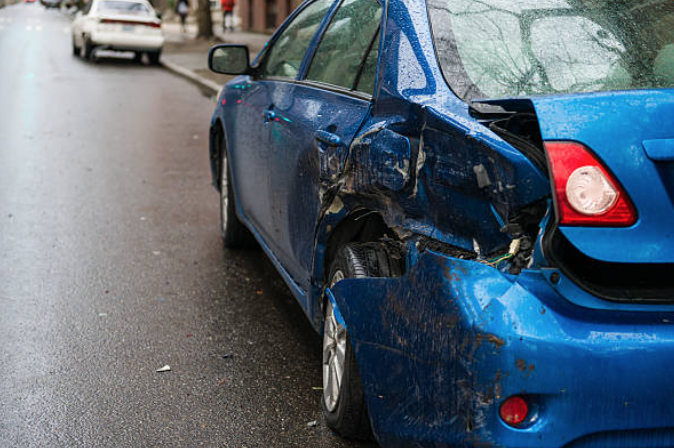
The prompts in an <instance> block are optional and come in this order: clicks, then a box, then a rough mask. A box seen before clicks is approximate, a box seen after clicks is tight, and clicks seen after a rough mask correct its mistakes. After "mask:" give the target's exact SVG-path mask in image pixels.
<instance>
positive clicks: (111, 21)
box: [99, 19, 161, 28]
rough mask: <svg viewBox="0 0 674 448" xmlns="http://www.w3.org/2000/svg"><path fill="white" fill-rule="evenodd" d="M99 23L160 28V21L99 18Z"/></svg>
mask: <svg viewBox="0 0 674 448" xmlns="http://www.w3.org/2000/svg"><path fill="white" fill-rule="evenodd" d="M99 23H105V24H117V25H141V26H149V27H151V28H161V23H156V22H136V21H134V20H117V19H101V20H99Z"/></svg>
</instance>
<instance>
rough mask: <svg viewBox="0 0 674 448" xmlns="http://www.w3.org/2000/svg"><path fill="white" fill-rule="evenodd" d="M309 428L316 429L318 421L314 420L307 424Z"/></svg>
mask: <svg viewBox="0 0 674 448" xmlns="http://www.w3.org/2000/svg"><path fill="white" fill-rule="evenodd" d="M307 426H308V427H309V428H315V427H316V426H318V420H312V421H310V422H309V423H307Z"/></svg>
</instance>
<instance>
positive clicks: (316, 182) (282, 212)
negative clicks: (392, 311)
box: [266, 0, 382, 290]
mask: <svg viewBox="0 0 674 448" xmlns="http://www.w3.org/2000/svg"><path fill="white" fill-rule="evenodd" d="M381 17H382V6H381V4H380V3H379V2H378V1H376V0H342V2H341V4H340V5H339V7H338V9H337V10H336V12H334V14H333V15H332V17H331V18H330V23H329V24H328V25H327V27H326V28H325V32H324V33H323V35H322V36H321V38H320V43H319V44H318V45H317V47H316V50H315V54H314V55H313V57H312V58H311V60H307V61H305V66H306V67H305V68H304V71H305V72H306V75H305V76H304V77H303V78H302V79H301V80H300V82H296V83H292V84H289V83H275V84H273V85H270V86H269V95H270V100H269V103H268V104H267V106H266V113H267V116H268V123H267V126H268V129H269V143H268V145H267V153H266V157H267V158H268V160H269V161H270V165H271V166H273V167H274V169H273V172H272V173H271V176H270V179H269V186H270V191H269V192H270V199H271V203H272V204H273V215H272V223H273V228H274V232H275V235H274V237H275V239H276V243H277V245H278V250H279V252H278V253H277V256H278V257H279V258H280V259H281V260H282V263H283V265H284V268H285V269H286V271H287V272H288V273H289V274H290V276H291V277H293V279H295V281H296V282H297V283H298V284H299V286H300V287H301V288H302V289H304V290H307V289H308V288H309V284H310V275H311V266H312V259H313V250H314V235H315V229H316V224H317V221H318V219H319V213H320V210H321V198H322V195H323V194H325V193H326V192H327V191H328V190H329V188H330V186H331V185H334V182H335V180H336V176H337V175H338V174H339V172H340V171H341V169H342V167H343V163H344V160H345V158H346V152H347V150H348V148H349V145H350V144H351V141H352V140H353V138H354V135H355V134H356V132H357V131H358V129H359V128H360V126H361V124H362V123H363V121H364V119H365V118H366V116H367V115H368V113H369V110H370V106H371V101H372V94H373V91H374V84H375V72H376V67H377V61H378V54H379V34H380V33H379V30H380V23H381ZM310 56H312V55H308V57H307V58H309V57H310Z"/></svg>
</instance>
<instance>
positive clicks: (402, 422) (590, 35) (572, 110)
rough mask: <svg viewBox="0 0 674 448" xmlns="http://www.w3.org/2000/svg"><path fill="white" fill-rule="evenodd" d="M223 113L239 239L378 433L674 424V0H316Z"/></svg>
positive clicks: (497, 441) (214, 138)
mask: <svg viewBox="0 0 674 448" xmlns="http://www.w3.org/2000/svg"><path fill="white" fill-rule="evenodd" d="M209 64H210V67H211V69H212V70H214V71H215V72H218V73H228V74H234V75H239V76H237V77H236V78H234V80H233V81H231V82H229V83H228V84H227V85H226V86H225V87H224V88H223V91H222V93H221V95H220V96H219V98H218V105H217V107H216V109H215V113H214V114H213V119H212V122H211V141H210V157H211V167H212V174H213V182H214V185H215V187H216V189H217V190H218V191H219V192H220V198H221V201H220V203H221V228H222V237H223V239H224V244H225V246H226V247H229V248H236V247H242V246H246V245H249V244H255V242H257V243H258V244H259V245H260V246H261V247H262V249H263V250H264V252H265V253H266V254H267V255H268V256H269V258H270V259H271V260H272V262H273V263H274V265H275V266H276V268H277V269H278V271H279V272H280V274H281V276H282V277H283V278H284V279H285V281H286V283H287V284H288V286H289V287H290V289H291V291H292V292H293V294H294V295H295V297H296V298H297V300H298V302H299V303H300V305H301V307H302V308H303V310H304V312H305V313H306V316H307V318H308V319H309V320H310V321H311V322H312V324H313V325H314V326H315V328H316V331H317V332H318V333H319V334H322V338H323V357H322V368H323V394H322V400H321V406H322V409H323V415H324V418H325V421H326V423H327V424H328V426H330V428H332V429H333V430H334V431H335V432H336V433H338V434H340V435H342V436H344V437H351V438H361V439H367V438H370V437H372V436H374V438H375V439H376V440H377V442H378V443H379V444H380V445H381V446H382V447H412V446H414V447H456V446H459V447H535V448H547V447H551V448H552V447H573V448H579V447H671V446H674V405H673V403H674V381H673V379H672V371H674V90H672V87H674V2H671V1H668V0H652V1H647V2H646V1H643V0H620V1H611V2H606V1H595V0H583V1H577V0H544V1H542V0H508V1H505V0H381V1H380V0H308V1H306V2H305V3H304V4H302V6H301V7H299V8H298V9H297V11H295V12H294V13H293V14H292V16H291V17H290V18H289V19H288V20H287V21H286V22H285V23H284V24H283V26H281V27H280V28H279V30H278V31H277V32H276V33H275V34H274V35H273V37H272V38H271V39H270V41H269V43H268V44H267V46H266V47H265V48H264V50H263V51H261V52H260V54H259V55H258V56H257V58H255V60H254V61H252V62H250V61H249V54H248V49H247V48H246V47H245V46H239V45H218V46H215V47H213V48H212V49H211V52H210V54H209Z"/></svg>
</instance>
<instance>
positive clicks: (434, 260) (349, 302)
mask: <svg viewBox="0 0 674 448" xmlns="http://www.w3.org/2000/svg"><path fill="white" fill-rule="evenodd" d="M413 256H418V261H417V262H416V264H415V265H414V267H412V269H411V270H410V271H409V272H408V273H407V274H406V275H405V276H403V277H400V278H392V279H381V278H372V279H366V280H345V281H342V282H340V283H338V284H337V285H335V286H334V287H333V288H332V290H331V292H332V294H333V295H334V297H335V302H336V303H337V304H338V306H339V309H340V311H341V313H342V315H343V318H344V321H345V322H346V323H347V325H348V330H349V334H351V335H352V338H353V339H354V340H355V345H356V353H357V357H358V363H359V366H360V369H361V377H362V379H363V383H364V389H365V390H366V394H367V400H368V406H369V409H370V413H371V417H372V423H373V427H374V430H375V432H376V433H377V434H378V436H379V440H380V441H382V442H383V445H384V446H391V447H408V446H432V447H453V446H485V447H486V446H489V447H492V446H493V447H500V446H508V447H510V446H512V447H536V448H547V447H561V446H571V447H580V446H602V447H609V446H648V447H666V446H671V445H672V444H674V431H673V430H672V429H671V426H672V421H673V419H674V412H673V411H672V408H671V395H670V394H669V393H663V391H669V392H671V390H672V387H671V384H670V383H671V379H670V375H669V372H668V370H669V369H663V368H662V366H663V359H669V358H670V357H671V356H673V355H674V326H673V325H672V323H674V314H673V313H672V312H671V311H669V312H654V313H635V312H619V313H611V314H606V313H605V312H602V311H590V310H588V309H586V308H580V307H577V306H574V305H571V304H570V303H569V302H568V301H567V300H565V299H564V298H563V297H562V296H560V295H559V294H557V293H556V292H555V290H554V289H553V288H552V287H551V286H550V284H549V283H548V281H547V280H546V278H545V276H544V274H543V273H541V272H540V271H524V272H523V273H522V274H521V275H519V276H510V275H507V274H503V273H501V272H499V271H497V270H495V269H493V268H490V267H488V266H485V265H483V264H481V263H477V262H475V261H470V260H461V259H456V258H452V257H448V256H445V255H443V254H439V253H435V252H432V251H426V252H424V253H421V254H413ZM514 394H526V395H527V396H528V397H531V400H532V402H533V403H535V404H536V406H537V409H538V410H537V412H538V416H537V418H536V419H535V420H534V422H533V423H532V424H531V425H530V426H528V427H526V428H522V429H512V428H508V427H507V426H506V425H504V424H503V423H502V422H501V421H500V420H499V418H498V409H499V404H500V402H501V400H502V399H503V398H505V397H508V396H510V395H514ZM589 434H593V436H592V437H591V438H588V437H586V436H588V435H589ZM416 444H418V445H416Z"/></svg>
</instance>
